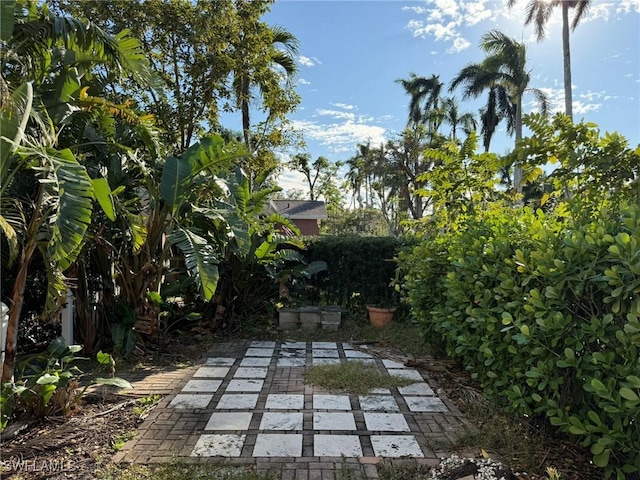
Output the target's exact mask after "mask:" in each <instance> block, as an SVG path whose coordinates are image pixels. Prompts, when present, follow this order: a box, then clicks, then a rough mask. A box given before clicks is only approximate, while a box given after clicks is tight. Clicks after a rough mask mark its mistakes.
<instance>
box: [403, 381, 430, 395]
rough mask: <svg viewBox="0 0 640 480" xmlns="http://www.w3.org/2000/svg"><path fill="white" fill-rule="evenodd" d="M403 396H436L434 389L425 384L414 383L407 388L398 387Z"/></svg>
mask: <svg viewBox="0 0 640 480" xmlns="http://www.w3.org/2000/svg"><path fill="white" fill-rule="evenodd" d="M398 391H399V392H400V394H401V395H432V396H433V395H435V393H434V391H433V389H432V388H431V387H430V386H429V385H428V384H426V383H425V382H418V383H412V384H411V385H407V386H406V387H398Z"/></svg>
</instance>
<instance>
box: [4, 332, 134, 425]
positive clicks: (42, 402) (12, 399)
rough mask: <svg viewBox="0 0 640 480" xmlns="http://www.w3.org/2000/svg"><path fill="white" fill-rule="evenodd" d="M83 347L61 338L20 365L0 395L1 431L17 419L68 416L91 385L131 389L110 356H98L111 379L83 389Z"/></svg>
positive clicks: (101, 354)
mask: <svg viewBox="0 0 640 480" xmlns="http://www.w3.org/2000/svg"><path fill="white" fill-rule="evenodd" d="M80 350H82V347H81V346H80V345H71V346H67V344H66V343H65V341H64V339H63V338H62V337H58V338H57V339H55V340H54V341H53V342H51V344H50V345H49V347H48V348H47V350H46V351H45V352H42V353H39V354H35V355H29V356H28V357H26V358H25V359H24V360H23V361H21V362H20V365H19V371H18V373H17V375H16V380H15V382H13V383H5V384H4V385H2V393H1V394H0V430H3V429H4V428H5V427H6V426H7V423H8V422H9V420H10V419H12V418H16V417H24V418H34V417H35V418H41V417H46V416H49V415H60V414H63V413H68V412H69V410H70V409H71V408H72V407H73V405H74V404H76V403H77V402H78V401H79V400H80V399H81V398H82V396H83V395H84V392H85V391H86V389H87V387H88V386H89V385H91V384H100V385H113V386H116V387H121V388H126V387H128V388H131V385H130V384H129V382H127V381H126V380H123V379H122V378H118V377H114V374H115V362H114V360H113V358H112V357H111V355H109V354H106V353H102V352H98V355H97V360H98V363H99V364H101V365H106V366H107V367H108V368H109V370H110V375H111V376H110V378H96V379H95V380H92V381H91V382H89V383H86V384H85V386H84V387H83V388H80V380H81V377H82V375H83V373H82V371H81V370H80V369H79V368H78V367H77V366H76V365H74V364H75V363H76V362H77V361H78V360H80V359H81V358H80V357H76V355H75V354H76V353H77V352H79V351H80Z"/></svg>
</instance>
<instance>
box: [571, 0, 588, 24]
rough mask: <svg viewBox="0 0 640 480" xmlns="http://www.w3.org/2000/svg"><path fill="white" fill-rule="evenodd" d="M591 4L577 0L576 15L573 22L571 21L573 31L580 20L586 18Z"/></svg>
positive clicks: (583, 0) (585, 0)
mask: <svg viewBox="0 0 640 480" xmlns="http://www.w3.org/2000/svg"><path fill="white" fill-rule="evenodd" d="M590 4H591V0H577V1H576V4H575V7H574V8H575V10H576V11H575V13H574V14H573V20H572V21H571V29H572V30H575V29H576V27H577V26H578V24H579V23H580V20H582V19H583V18H584V16H585V15H586V14H587V12H588V11H589V5H590Z"/></svg>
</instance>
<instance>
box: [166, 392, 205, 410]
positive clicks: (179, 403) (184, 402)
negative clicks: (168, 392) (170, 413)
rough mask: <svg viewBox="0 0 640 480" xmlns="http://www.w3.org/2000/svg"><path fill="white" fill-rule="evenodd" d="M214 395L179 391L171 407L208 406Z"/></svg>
mask: <svg viewBox="0 0 640 480" xmlns="http://www.w3.org/2000/svg"><path fill="white" fill-rule="evenodd" d="M212 399H213V395H198V394H191V393H179V394H178V395H176V396H175V398H174V399H173V400H171V403H170V404H169V407H173V408H207V405H209V402H211V400H212Z"/></svg>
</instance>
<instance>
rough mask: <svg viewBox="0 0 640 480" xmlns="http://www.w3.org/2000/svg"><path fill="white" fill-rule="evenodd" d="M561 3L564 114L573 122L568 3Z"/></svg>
mask: <svg viewBox="0 0 640 480" xmlns="http://www.w3.org/2000/svg"><path fill="white" fill-rule="evenodd" d="M560 3H562V58H563V62H564V113H566V114H567V115H568V117H569V118H570V119H571V121H572V122H573V94H572V91H571V47H570V45H569V2H567V1H563V2H560Z"/></svg>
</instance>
